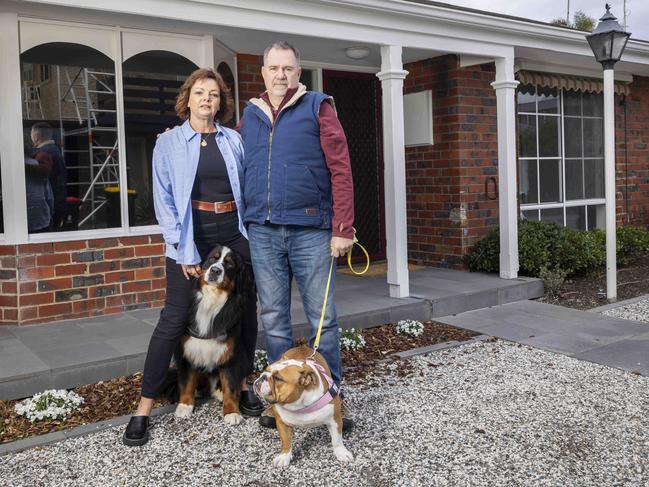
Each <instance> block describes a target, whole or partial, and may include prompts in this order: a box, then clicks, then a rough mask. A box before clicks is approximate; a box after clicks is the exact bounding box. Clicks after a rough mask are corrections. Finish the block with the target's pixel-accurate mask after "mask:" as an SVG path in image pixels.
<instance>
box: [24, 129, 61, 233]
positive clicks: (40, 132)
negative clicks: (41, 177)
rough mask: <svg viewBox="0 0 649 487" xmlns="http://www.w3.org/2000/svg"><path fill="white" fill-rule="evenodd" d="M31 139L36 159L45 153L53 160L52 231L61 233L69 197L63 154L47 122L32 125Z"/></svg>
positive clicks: (51, 172) (51, 173)
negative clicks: (66, 200) (66, 199)
mask: <svg viewBox="0 0 649 487" xmlns="http://www.w3.org/2000/svg"><path fill="white" fill-rule="evenodd" d="M31 139H32V143H33V144H34V154H35V155H34V158H35V159H38V154H39V153H41V152H45V153H47V154H49V155H50V157H51V158H52V169H51V171H50V175H49V178H50V184H51V186H52V192H53V194H54V215H53V216H52V230H54V231H59V230H61V229H62V227H63V223H64V221H65V216H66V212H67V205H66V202H65V198H66V196H67V189H66V187H65V186H66V183H67V170H66V167H65V161H64V160H63V154H61V151H60V149H59V148H58V147H57V145H56V144H55V143H54V139H53V131H52V126H51V125H50V124H49V123H47V122H38V123H35V124H34V125H32V130H31Z"/></svg>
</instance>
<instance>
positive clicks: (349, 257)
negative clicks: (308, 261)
mask: <svg viewBox="0 0 649 487" xmlns="http://www.w3.org/2000/svg"><path fill="white" fill-rule="evenodd" d="M354 245H358V246H359V247H360V248H361V250H362V251H363V253H364V254H365V268H364V269H363V270H362V271H360V272H357V271H356V270H355V269H354V267H353V266H352V250H353V248H354ZM354 245H352V248H351V249H349V252H348V253H347V265H348V266H349V270H350V271H352V272H353V273H354V274H355V275H357V276H362V275H363V274H365V273H366V272H367V270H368V269H369V268H370V254H368V253H367V250H366V249H365V247H363V246H362V245H361V244H360V243H358V239H357V238H356V232H354ZM335 262H336V258H335V257H334V256H331V264H330V265H329V276H328V277H327V288H326V290H325V297H324V302H323V303H322V311H321V312H320V324H319V325H318V331H317V333H316V335H315V340H314V341H313V353H312V354H311V357H313V356H314V355H315V353H316V352H317V351H318V345H319V344H320V335H321V334H322V324H323V323H324V317H325V310H326V309H327V300H328V299H329V286H330V285H331V274H332V273H333V269H334V263H335Z"/></svg>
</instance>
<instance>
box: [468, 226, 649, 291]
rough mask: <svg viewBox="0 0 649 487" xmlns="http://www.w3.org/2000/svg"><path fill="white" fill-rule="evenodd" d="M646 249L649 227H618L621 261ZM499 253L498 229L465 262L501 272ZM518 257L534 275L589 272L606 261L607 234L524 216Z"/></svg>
mask: <svg viewBox="0 0 649 487" xmlns="http://www.w3.org/2000/svg"><path fill="white" fill-rule="evenodd" d="M647 251H649V231H648V230H646V229H644V228H637V227H630V226H627V227H621V228H618V229H617V260H618V262H619V263H621V264H626V263H628V262H629V260H630V259H631V258H632V257H635V256H637V255H639V254H641V253H643V252H647ZM499 254H500V239H499V233H498V230H497V229H495V230H492V231H491V232H489V234H488V235H487V236H486V237H485V238H484V239H482V240H480V241H479V242H477V243H476V244H475V245H474V246H473V248H472V249H471V251H470V252H469V253H468V254H467V255H465V256H464V263H465V264H466V265H467V267H468V268H469V270H471V271H483V272H498V270H499ZM518 260H519V267H520V272H521V273H522V274H525V275H529V276H533V277H540V276H541V269H544V268H545V271H544V275H546V276H549V274H548V273H557V272H558V270H559V269H560V270H561V271H563V272H565V273H566V276H564V279H565V277H567V276H572V275H575V274H588V273H591V272H593V271H594V270H595V269H597V268H599V267H601V266H603V265H605V264H606V234H605V232H604V231H602V230H599V229H596V230H591V231H588V232H585V231H578V230H573V229H571V228H565V227H558V226H557V225H556V224H554V223H551V222H534V221H529V220H522V221H520V222H519V224H518ZM551 278H552V276H549V279H551ZM559 280H560V279H559Z"/></svg>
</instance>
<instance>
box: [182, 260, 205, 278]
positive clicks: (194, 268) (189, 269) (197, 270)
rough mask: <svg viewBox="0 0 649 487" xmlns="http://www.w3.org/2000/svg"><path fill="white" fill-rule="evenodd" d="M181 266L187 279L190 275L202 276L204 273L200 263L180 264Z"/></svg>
mask: <svg viewBox="0 0 649 487" xmlns="http://www.w3.org/2000/svg"><path fill="white" fill-rule="evenodd" d="M180 266H181V267H182V268H183V274H185V279H189V278H190V277H200V276H201V274H202V273H203V271H202V269H201V266H200V265H198V264H189V265H186V264H180Z"/></svg>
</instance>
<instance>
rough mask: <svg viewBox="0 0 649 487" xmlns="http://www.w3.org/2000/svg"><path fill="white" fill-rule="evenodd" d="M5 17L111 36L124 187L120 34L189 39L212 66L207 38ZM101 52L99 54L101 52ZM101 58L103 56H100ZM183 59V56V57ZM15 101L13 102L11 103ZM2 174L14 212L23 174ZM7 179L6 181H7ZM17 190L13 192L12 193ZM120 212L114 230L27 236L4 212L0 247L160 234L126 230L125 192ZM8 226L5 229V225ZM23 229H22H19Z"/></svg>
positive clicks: (22, 193)
mask: <svg viewBox="0 0 649 487" xmlns="http://www.w3.org/2000/svg"><path fill="white" fill-rule="evenodd" d="M8 15H9V17H7V16H5V19H3V21H4V22H7V19H8V20H9V22H12V23H15V25H16V26H19V25H20V24H21V23H32V24H42V25H43V27H44V28H46V27H47V26H55V27H56V28H60V27H65V28H78V29H79V31H81V29H87V30H88V31H89V32H91V31H103V32H110V33H112V36H113V41H112V42H113V44H114V45H113V49H114V52H115V56H109V57H110V58H111V59H113V62H114V63H115V91H116V106H117V114H116V115H117V134H118V144H119V164H120V167H119V172H120V181H123V182H124V183H120V185H122V184H124V185H125V184H126V181H128V179H127V169H126V161H127V155H126V143H125V142H126V132H125V122H124V92H123V86H122V77H121V76H122V61H123V59H122V48H123V40H122V33H123V32H129V33H142V34H146V35H159V36H161V37H174V38H177V39H181V38H182V39H192V40H197V41H199V42H200V45H201V54H202V60H203V62H202V63H200V64H201V65H204V66H212V65H213V64H214V46H213V43H214V38H213V37H212V36H210V35H204V36H196V35H185V34H177V33H167V32H157V31H156V32H153V31H148V30H140V29H130V28H129V29H123V28H120V27H119V26H106V25H100V24H87V23H79V22H63V21H56V20H47V19H38V18H31V17H23V16H18V15H15V14H8ZM15 41H16V42H13V43H11V44H12V45H7V48H8V49H13V50H15V54H17V55H18V56H20V53H21V52H22V50H21V45H20V40H19V37H18V38H16V40H15ZM50 42H56V39H53V40H51V41H50ZM38 45H40V44H38ZM30 47H35V46H30ZM168 50H169V49H168ZM101 52H103V50H101ZM169 52H174V53H176V54H179V55H181V56H184V54H183V53H182V52H176V51H173V50H169ZM104 54H105V53H104ZM185 57H186V56H185ZM318 80H319V83H320V86H321V83H322V74H321V72H320V73H319V76H318ZM14 101H15V100H14ZM18 103H19V105H20V107H21V109H22V100H18ZM22 123H23V121H22V111H21V121H20V133H22ZM20 145H22V139H21V142H20ZM21 156H22V151H21ZM13 159H15V158H10V157H7V160H13ZM5 174H8V177H9V179H11V181H12V183H11V184H8V183H7V185H6V186H8V187H9V190H8V191H4V192H3V200H4V204H5V208H6V209H9V208H13V209H14V210H15V209H20V208H21V207H22V206H24V204H23V205H22V206H21V205H20V204H17V202H19V200H21V199H22V200H24V198H25V188H24V186H25V181H24V174H23V177H22V178H19V177H12V173H11V172H9V171H5ZM9 179H7V181H9ZM20 183H22V191H21V190H20V188H19V187H20V185H21V184H20ZM13 188H17V189H15V190H14V189H13ZM120 203H121V205H120V209H121V217H122V220H121V221H122V226H121V227H115V228H98V229H87V230H77V231H66V232H48V233H36V234H31V235H30V234H29V232H28V231H27V225H26V223H25V222H26V209H25V212H24V215H25V218H23V219H22V220H23V222H22V224H19V222H18V223H17V222H16V220H17V219H12V218H7V214H9V213H8V212H5V222H4V223H5V228H4V230H5V232H6V233H0V244H3V245H20V244H27V243H41V242H66V241H74V240H93V239H98V238H108V237H110V238H119V237H128V236H138V235H158V234H161V231H160V228H159V226H158V225H146V226H134V227H130V226H129V222H128V207H127V205H128V194H127V192H126V191H122V192H121V194H120ZM7 223H9V225H6V224H7ZM9 226H11V227H12V228H11V229H10V231H9V232H7V227H9ZM23 227H24V228H23Z"/></svg>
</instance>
